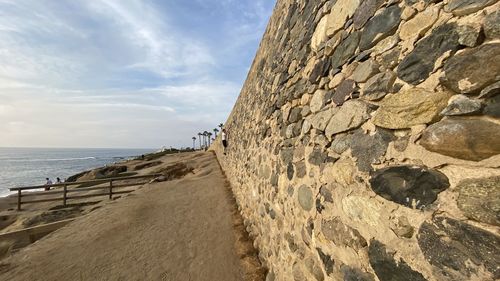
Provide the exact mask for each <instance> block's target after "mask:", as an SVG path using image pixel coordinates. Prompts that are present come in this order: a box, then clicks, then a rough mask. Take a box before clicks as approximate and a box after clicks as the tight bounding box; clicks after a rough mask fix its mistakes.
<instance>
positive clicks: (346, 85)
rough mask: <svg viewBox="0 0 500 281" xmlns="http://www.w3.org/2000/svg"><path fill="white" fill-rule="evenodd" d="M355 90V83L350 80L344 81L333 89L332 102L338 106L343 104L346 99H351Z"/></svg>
mask: <svg viewBox="0 0 500 281" xmlns="http://www.w3.org/2000/svg"><path fill="white" fill-rule="evenodd" d="M355 90H356V82H354V81H353V80H351V79H347V80H344V81H342V82H341V83H340V84H339V85H338V86H337V88H336V89H335V93H334V94H333V95H332V101H333V102H334V103H335V104H336V105H339V106H340V105H342V104H344V102H345V101H346V100H347V99H349V98H351V97H352V94H353V93H354V92H355Z"/></svg>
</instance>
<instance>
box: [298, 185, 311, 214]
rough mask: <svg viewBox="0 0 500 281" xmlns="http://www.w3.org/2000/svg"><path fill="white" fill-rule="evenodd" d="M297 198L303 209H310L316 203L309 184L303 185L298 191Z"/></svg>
mask: <svg viewBox="0 0 500 281" xmlns="http://www.w3.org/2000/svg"><path fill="white" fill-rule="evenodd" d="M297 198H298V200H299V204H300V206H301V207H302V209H304V210H306V211H310V210H311V209H312V207H313V204H314V198H313V194H312V191H311V189H310V188H309V187H308V186H307V185H301V186H300V187H299V190H298V192H297Z"/></svg>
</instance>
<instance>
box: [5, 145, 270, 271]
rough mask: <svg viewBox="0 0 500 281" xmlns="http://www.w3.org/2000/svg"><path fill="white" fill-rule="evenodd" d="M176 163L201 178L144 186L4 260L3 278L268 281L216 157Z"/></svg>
mask: <svg viewBox="0 0 500 281" xmlns="http://www.w3.org/2000/svg"><path fill="white" fill-rule="evenodd" d="M176 161H183V162H184V163H186V164H187V165H190V166H191V167H193V168H194V171H193V173H190V174H188V175H186V176H185V177H184V178H182V179H178V180H173V181H167V182H160V183H154V184H147V185H144V186H143V188H141V189H139V190H137V191H135V192H133V193H131V194H129V195H128V196H126V197H125V198H121V199H119V200H117V201H111V203H109V204H106V205H104V206H103V207H101V208H99V209H97V210H95V211H92V212H90V213H88V214H86V215H84V216H82V217H80V218H77V219H76V220H75V221H74V222H72V223H70V224H69V225H67V226H65V227H63V228H61V229H59V230H58V231H56V232H54V233H52V234H49V235H48V236H46V237H44V238H43V239H41V240H39V241H37V242H35V243H34V244H32V245H30V246H28V247H26V248H24V249H21V250H20V251H19V252H17V253H15V254H13V255H12V256H10V257H7V258H6V259H4V260H2V262H1V264H0V280H210V281H212V280H230V281H235V280H262V278H263V273H264V272H263V271H262V269H261V268H259V264H258V262H257V259H256V257H255V250H253V247H252V246H251V242H250V241H249V240H248V239H247V237H246V236H245V234H244V233H243V234H242V232H241V230H242V228H243V227H242V224H241V218H238V215H237V212H235V206H234V201H232V198H231V196H230V193H229V192H228V189H227V182H226V180H225V177H224V176H223V174H222V171H221V170H220V167H219V166H218V163H217V160H216V159H215V156H213V154H212V153H187V154H182V155H177V156H170V157H169V158H168V161H167V162H171V163H173V162H176ZM235 229H237V230H235ZM238 230H239V231H238Z"/></svg>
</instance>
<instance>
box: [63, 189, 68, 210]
mask: <svg viewBox="0 0 500 281" xmlns="http://www.w3.org/2000/svg"><path fill="white" fill-rule="evenodd" d="M67 192H68V186H67V185H64V192H63V205H64V206H66V200H67V199H68V198H67V194H66V193H67Z"/></svg>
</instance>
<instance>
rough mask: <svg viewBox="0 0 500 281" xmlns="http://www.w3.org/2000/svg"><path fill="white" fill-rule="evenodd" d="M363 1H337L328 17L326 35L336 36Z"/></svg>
mask: <svg viewBox="0 0 500 281" xmlns="http://www.w3.org/2000/svg"><path fill="white" fill-rule="evenodd" d="M360 2H362V1H361V0H344V1H336V2H335V4H334V5H333V7H332V10H331V12H330V14H329V15H328V21H327V27H326V34H327V35H328V36H332V35H334V34H335V33H336V32H337V31H339V30H340V29H341V28H342V27H344V24H345V22H346V21H347V19H348V18H351V17H352V16H353V15H354V12H355V11H356V9H357V8H358V6H359V3H360Z"/></svg>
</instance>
